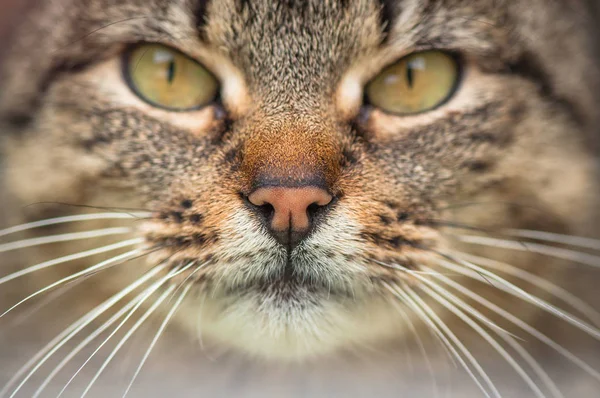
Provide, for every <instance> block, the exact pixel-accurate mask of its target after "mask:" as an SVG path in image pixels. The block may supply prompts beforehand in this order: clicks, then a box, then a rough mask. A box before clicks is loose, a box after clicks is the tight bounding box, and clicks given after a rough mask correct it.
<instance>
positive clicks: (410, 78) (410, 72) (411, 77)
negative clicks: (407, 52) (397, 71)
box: [406, 64, 415, 88]
mask: <svg viewBox="0 0 600 398" xmlns="http://www.w3.org/2000/svg"><path fill="white" fill-rule="evenodd" d="M406 82H407V83H408V87H410V88H413V84H414V82H415V72H414V69H413V68H412V66H411V65H410V64H409V65H407V66H406Z"/></svg>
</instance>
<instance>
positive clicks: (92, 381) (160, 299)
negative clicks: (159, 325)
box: [81, 285, 175, 398]
mask: <svg viewBox="0 0 600 398" xmlns="http://www.w3.org/2000/svg"><path fill="white" fill-rule="evenodd" d="M173 290H175V285H171V286H169V287H168V288H167V289H166V290H165V292H164V293H163V294H162V295H161V296H160V297H159V298H158V299H157V300H156V302H155V303H154V304H152V306H151V307H150V308H148V310H147V311H146V312H145V313H144V314H143V315H142V316H141V317H140V319H138V320H137V322H136V323H135V324H134V325H133V326H132V327H131V329H129V331H128V332H127V334H126V335H125V336H123V338H122V339H121V341H119V343H118V344H117V345H116V347H115V348H114V349H113V350H112V352H111V353H110V355H109V356H108V357H107V358H106V360H105V361H104V363H103V364H102V366H101V367H100V369H98V371H97V372H96V374H95V375H94V377H93V378H92V380H91V381H90V382H89V384H88V385H87V387H86V388H85V390H84V391H83V393H81V398H84V397H85V396H86V395H87V393H88V392H89V391H90V390H91V388H92V386H93V385H94V383H95V382H96V380H98V378H99V377H100V375H101V374H102V372H103V371H104V369H106V367H107V366H108V364H109V363H110V361H111V360H112V359H113V358H114V356H115V355H117V353H118V352H119V350H120V349H121V347H122V346H123V345H124V344H125V343H126V342H127V340H129V338H130V337H131V336H132V335H133V333H135V331H136V330H137V329H138V328H139V327H140V326H141V325H142V324H143V323H144V322H145V321H146V319H148V317H149V316H150V315H152V313H153V312H154V311H156V309H157V308H158V307H159V306H160V304H162V302H163V301H164V300H165V299H166V298H167V296H168V295H169V294H171V292H173Z"/></svg>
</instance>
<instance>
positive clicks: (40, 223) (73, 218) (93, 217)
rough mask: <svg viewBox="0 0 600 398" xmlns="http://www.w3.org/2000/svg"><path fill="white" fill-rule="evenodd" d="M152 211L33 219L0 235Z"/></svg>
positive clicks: (146, 213)
mask: <svg viewBox="0 0 600 398" xmlns="http://www.w3.org/2000/svg"><path fill="white" fill-rule="evenodd" d="M151 215H152V213H148V212H143V213H141V212H139V213H92V214H79V215H75V216H65V217H55V218H49V219H46V220H40V221H34V222H30V223H26V224H21V225H15V226H14V227H10V228H6V229H2V230H0V237H1V236H6V235H10V234H14V233H16V232H22V231H27V230H29V229H34V228H40V227H46V226H50V225H57V224H65V223H70V222H75V221H91V220H118V219H137V218H147V217H150V216H151Z"/></svg>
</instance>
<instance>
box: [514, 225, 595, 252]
mask: <svg viewBox="0 0 600 398" xmlns="http://www.w3.org/2000/svg"><path fill="white" fill-rule="evenodd" d="M503 232H504V233H506V234H507V235H513V236H517V237H519V238H528V239H536V240H541V241H545V242H553V243H561V244H564V245H570V246H578V247H582V248H585V249H593V250H600V240H598V239H592V238H584V237H581V236H572V235H563V234H555V233H552V232H544V231H533V230H530V229H507V230H505V231H503Z"/></svg>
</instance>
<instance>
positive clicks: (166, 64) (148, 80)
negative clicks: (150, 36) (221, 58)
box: [125, 44, 219, 111]
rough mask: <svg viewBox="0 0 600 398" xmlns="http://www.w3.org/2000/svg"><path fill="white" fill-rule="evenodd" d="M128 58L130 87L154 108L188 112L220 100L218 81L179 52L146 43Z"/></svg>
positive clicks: (127, 66) (126, 66) (134, 50)
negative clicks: (218, 96) (218, 97)
mask: <svg viewBox="0 0 600 398" xmlns="http://www.w3.org/2000/svg"><path fill="white" fill-rule="evenodd" d="M125 59H126V61H125V62H126V64H125V73H126V75H127V80H128V81H129V84H130V86H131V88H132V89H133V91H134V92H135V93H136V94H137V95H139V96H140V97H141V98H142V99H144V100H145V101H147V102H149V103H151V104H152V105H156V106H160V107H163V108H168V109H172V110H177V111H185V110H192V109H196V108H200V107H202V106H204V105H207V104H209V103H210V102H212V101H213V100H214V99H215V98H216V97H217V94H218V90H219V84H218V82H217V79H216V78H215V77H214V76H213V75H212V74H211V73H210V72H209V71H208V70H206V68H204V67H203V66H202V65H200V64H199V63H197V62H196V61H194V60H192V59H191V58H189V57H187V56H185V55H184V54H182V53H180V52H179V51H177V50H174V49H172V48H169V47H166V46H162V45H160V44H144V45H140V46H138V47H136V48H134V49H133V50H132V51H131V52H130V53H129V54H128V56H127V57H126V58H125Z"/></svg>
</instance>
